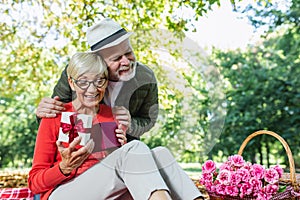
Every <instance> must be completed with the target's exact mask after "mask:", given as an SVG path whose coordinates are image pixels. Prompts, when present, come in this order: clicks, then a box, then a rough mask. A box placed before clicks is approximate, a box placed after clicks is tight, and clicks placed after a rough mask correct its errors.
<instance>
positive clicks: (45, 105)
mask: <svg viewBox="0 0 300 200" xmlns="http://www.w3.org/2000/svg"><path fill="white" fill-rule="evenodd" d="M64 109H65V108H64V103H63V102H61V101H59V97H58V96H56V97H54V98H53V99H52V98H49V97H45V98H43V99H42V100H41V102H40V103H39V105H38V107H37V109H36V112H35V114H36V115H37V116H38V117H39V118H43V117H46V118H47V117H49V118H51V117H56V114H58V113H61V112H62V111H63V110H64Z"/></svg>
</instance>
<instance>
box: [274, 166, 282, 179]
mask: <svg viewBox="0 0 300 200" xmlns="http://www.w3.org/2000/svg"><path fill="white" fill-rule="evenodd" d="M273 168H274V169H275V170H276V171H277V173H278V174H279V178H281V177H282V174H283V169H282V168H281V167H280V166H279V165H275V166H274V167H273Z"/></svg>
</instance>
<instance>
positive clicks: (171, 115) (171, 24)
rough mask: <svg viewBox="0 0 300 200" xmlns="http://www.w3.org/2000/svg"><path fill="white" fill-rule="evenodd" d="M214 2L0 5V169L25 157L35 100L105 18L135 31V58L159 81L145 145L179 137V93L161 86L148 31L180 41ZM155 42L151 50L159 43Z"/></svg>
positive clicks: (7, 0) (10, 1)
mask: <svg viewBox="0 0 300 200" xmlns="http://www.w3.org/2000/svg"><path fill="white" fill-rule="evenodd" d="M232 2H233V1H232ZM219 4H220V1H219V0H210V1H149V0H143V1H140V0H139V1H131V0H127V1H124V0H121V1H119V0H118V1H116V0H100V1H95V0H91V1H86V0H81V1H71V0H68V1H59V0H53V1H38V0H28V1H23V0H21V1H19V0H4V1H2V2H1V3H0V11H1V15H0V33H1V35H0V38H1V41H0V47H1V54H0V57H1V59H0V70H1V74H0V87H1V96H0V113H1V114H0V126H1V129H2V130H1V134H0V149H1V153H0V167H1V166H7V165H17V161H18V160H20V161H21V163H26V162H27V161H28V159H30V158H31V157H32V152H33V148H34V138H35V135H36V132H37V124H36V122H35V113H34V112H35V107H36V106H37V104H38V103H39V101H40V100H41V98H43V97H45V96H50V94H51V93H52V88H53V87H54V85H55V83H56V81H57V80H58V77H59V75H60V73H61V71H62V69H63V67H64V66H65V65H66V64H67V62H68V59H69V57H70V56H71V55H72V54H73V53H75V52H76V51H86V50H87V49H88V45H87V42H86V38H85V31H86V29H87V27H88V26H90V25H92V24H94V23H95V22H97V21H99V20H100V19H102V18H103V17H111V18H113V19H115V20H116V21H118V22H119V23H120V24H121V25H122V26H123V27H126V29H127V30H128V31H133V32H135V35H134V36H133V38H132V40H133V46H134V50H135V53H136V55H137V58H138V60H140V61H142V62H143V63H146V64H147V65H149V66H150V67H152V68H153V70H154V71H155V73H156V74H157V76H158V80H159V82H160V88H159V91H160V102H161V104H162V106H163V107H162V108H161V109H162V113H163V114H161V115H160V119H162V120H161V121H160V122H161V123H160V125H161V126H162V128H161V130H160V131H159V132H160V134H161V136H162V137H161V138H157V143H155V141H156V139H153V140H148V141H149V143H150V145H152V146H155V145H159V144H163V143H164V142H163V141H164V139H163V138H166V139H165V141H166V140H168V137H177V136H176V135H178V134H179V132H180V131H183V130H182V128H181V127H180V124H182V122H183V120H184V119H183V117H182V115H183V114H182V112H183V107H184V106H183V105H182V102H181V101H182V99H183V96H182V92H181V91H178V90H177V89H176V88H175V87H168V85H167V84H168V83H167V81H165V79H164V78H163V76H164V75H163V73H164V72H165V71H164V69H163V68H162V67H160V66H159V64H158V62H157V60H156V59H155V58H156V57H155V56H156V55H155V52H154V51H152V50H151V48H150V47H151V46H153V45H154V44H155V41H152V40H151V35H150V32H149V30H153V29H166V30H169V31H170V32H172V33H174V35H175V36H176V37H178V38H184V34H183V32H184V31H186V30H188V29H195V27H193V20H194V19H196V20H197V19H199V17H200V16H202V15H203V14H204V13H206V12H207V11H208V10H210V8H211V6H212V5H219ZM184 9H189V10H190V11H191V13H193V18H194V19H193V20H192V19H188V18H183V17H182V15H178V14H176V13H178V12H179V13H180V12H181V13H182V10H184ZM150 41H151V42H150ZM156 42H158V43H156V44H157V45H158V44H159V42H160V41H156ZM174 55H175V54H174ZM183 71H184V70H183V69H181V70H180V71H178V73H179V74H181V75H182V76H183ZM195 71H197V70H195ZM161 72H162V73H161ZM194 76H196V78H197V81H198V80H199V81H201V80H202V78H201V77H200V76H198V75H197V73H195V74H189V75H186V74H185V75H184V78H191V77H194ZM191 88H193V87H191ZM195 90H196V91H197V90H198V89H197V88H196V89H195ZM194 98H197V97H194ZM196 106H197V105H193V107H196ZM204 107H205V106H204ZM162 121H163V122H165V123H164V124H162ZM169 133H170V134H169ZM14 161H15V162H14Z"/></svg>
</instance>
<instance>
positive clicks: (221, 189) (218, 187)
mask: <svg viewBox="0 0 300 200" xmlns="http://www.w3.org/2000/svg"><path fill="white" fill-rule="evenodd" d="M215 189H216V193H217V194H221V195H226V192H225V189H226V185H223V184H219V185H216V188H215Z"/></svg>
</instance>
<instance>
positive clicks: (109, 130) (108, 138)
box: [100, 122, 121, 149]
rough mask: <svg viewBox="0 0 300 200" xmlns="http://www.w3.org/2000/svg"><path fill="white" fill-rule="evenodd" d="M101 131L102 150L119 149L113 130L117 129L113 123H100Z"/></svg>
mask: <svg viewBox="0 0 300 200" xmlns="http://www.w3.org/2000/svg"><path fill="white" fill-rule="evenodd" d="M100 126H101V130H102V142H101V145H102V149H109V148H114V147H119V146H121V144H120V143H119V142H118V139H117V137H116V133H115V130H116V128H117V127H118V125H117V123H115V122H102V123H100Z"/></svg>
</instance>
